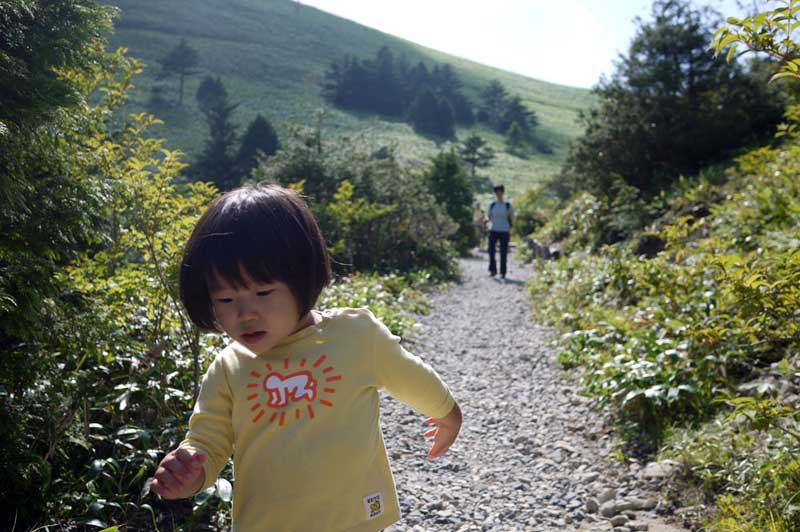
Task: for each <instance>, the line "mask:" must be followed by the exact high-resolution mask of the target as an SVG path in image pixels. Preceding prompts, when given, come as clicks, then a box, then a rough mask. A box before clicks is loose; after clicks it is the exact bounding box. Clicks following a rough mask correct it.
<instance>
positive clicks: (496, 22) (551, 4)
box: [300, 0, 752, 87]
mask: <svg viewBox="0 0 800 532" xmlns="http://www.w3.org/2000/svg"><path fill="white" fill-rule="evenodd" d="M300 1H301V3H303V4H306V5H312V6H314V7H317V8H319V9H322V10H323V11H327V12H329V13H333V14H335V15H338V16H340V17H344V18H347V19H350V20H354V21H356V22H359V23H360V24H363V25H365V26H369V27H371V28H375V29H378V30H381V31H383V32H385V33H390V34H392V35H396V36H398V37H402V38H404V39H407V40H409V41H413V42H416V43H418V44H421V45H424V46H427V47H429V48H433V49H435V50H439V51H442V52H446V53H449V54H452V55H456V56H459V57H463V58H466V59H471V60H473V61H477V62H479V63H483V64H486V65H491V66H494V67H497V68H501V69H503V70H509V71H511V72H516V73H519V74H524V75H526V76H530V77H533V78H537V79H543V80H545V81H551V82H554V83H560V84H563V85H571V86H576V87H591V86H592V85H594V84H595V83H596V82H597V81H598V80H599V79H600V75H601V74H606V75H608V74H610V73H611V72H612V71H613V64H612V61H613V60H615V59H616V57H617V55H618V54H619V52H625V51H626V50H627V48H628V44H629V43H630V40H631V39H632V38H633V35H634V33H635V31H636V25H635V24H634V23H633V19H634V17H636V16H641V17H642V18H643V19H646V20H647V19H648V18H649V13H650V5H651V2H650V1H649V0H558V1H553V0H493V1H492V2H487V1H485V0H484V1H478V0H466V1H465V0H402V1H398V0H394V1H389V0H300ZM705 3H706V4H710V5H712V6H713V7H715V8H716V9H717V10H718V11H720V12H721V13H722V14H723V15H724V16H726V17H727V16H735V15H737V14H739V13H741V12H742V10H741V9H739V8H738V6H737V3H738V2H737V0H707V1H706V2H705ZM750 3H752V2H750ZM709 40H710V36H709Z"/></svg>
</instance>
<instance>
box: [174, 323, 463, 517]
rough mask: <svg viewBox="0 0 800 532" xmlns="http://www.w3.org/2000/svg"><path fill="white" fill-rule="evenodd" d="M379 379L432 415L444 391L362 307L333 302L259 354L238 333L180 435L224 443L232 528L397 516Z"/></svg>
mask: <svg viewBox="0 0 800 532" xmlns="http://www.w3.org/2000/svg"><path fill="white" fill-rule="evenodd" d="M379 389H386V391H388V392H389V393H390V394H391V395H392V396H393V397H395V398H396V399H398V400H400V401H403V402H405V403H407V404H408V405H410V406H411V407H413V408H414V409H415V410H417V411H419V412H421V413H423V414H425V415H427V416H430V417H434V418H441V417H444V416H446V415H447V414H448V413H449V412H450V410H451V409H452V408H453V405H454V400H453V397H452V396H451V394H450V392H449V390H448V389H447V386H446V385H445V384H444V383H443V382H442V380H441V379H440V378H439V376H438V375H437V374H436V372H435V371H434V370H433V369H432V368H431V367H430V366H429V365H427V364H426V363H424V362H423V361H422V360H421V359H420V358H418V357H416V356H414V355H412V354H410V353H408V352H407V351H406V350H405V349H403V347H402V346H401V345H400V339H399V338H398V337H397V336H395V335H393V334H392V333H391V332H390V331H389V330H388V329H387V328H386V326H385V325H383V324H382V323H381V322H380V321H378V320H377V319H376V318H375V316H373V315H372V313H371V312H370V311H369V310H367V309H336V310H331V311H326V312H323V313H322V321H321V322H320V323H318V324H316V325H312V326H310V327H307V328H305V329H302V330H300V331H298V332H297V333H295V334H293V335H291V336H289V337H287V338H285V339H284V340H283V341H282V342H281V343H280V344H278V345H277V346H276V347H274V348H273V349H272V350H270V351H269V352H268V353H266V354H262V355H256V354H254V353H252V352H251V351H249V350H248V349H247V348H245V347H243V346H242V345H240V344H238V343H233V344H231V345H229V346H228V347H227V348H225V349H224V350H223V351H222V352H221V353H220V354H219V355H218V356H217V357H216V359H215V360H214V362H213V363H212V364H211V365H210V367H209V368H208V371H207V372H206V375H205V377H204V379H203V384H202V387H201V390H200V395H199V397H198V399H197V404H196V405H195V408H194V413H193V414H192V417H191V419H190V421H189V431H188V433H187V436H186V439H185V440H184V441H183V442H182V443H181V446H182V447H188V448H191V449H196V450H201V451H203V452H204V453H206V454H207V455H208V459H207V460H206V462H205V464H204V468H205V478H206V481H205V485H204V486H203V489H205V488H207V487H208V486H211V485H212V484H213V483H214V482H215V481H216V479H217V477H218V475H219V473H220V471H221V470H222V468H223V467H224V465H225V463H226V461H227V460H228V458H229V457H230V455H231V452H232V453H233V465H234V476H235V482H234V495H233V530H234V531H238V532H260V531H270V532H273V531H274V532H317V531H319V532H344V531H347V532H375V531H378V530H381V529H383V528H384V527H386V526H388V525H390V524H391V523H394V522H395V521H397V520H398V519H399V518H400V511H399V506H398V502H397V494H396V492H395V487H394V479H393V478H392V473H391V470H390V469H389V460H388V457H387V455H386V449H385V447H384V443H383V436H382V435H381V429H380V413H379V408H378V407H379V395H378V390H379Z"/></svg>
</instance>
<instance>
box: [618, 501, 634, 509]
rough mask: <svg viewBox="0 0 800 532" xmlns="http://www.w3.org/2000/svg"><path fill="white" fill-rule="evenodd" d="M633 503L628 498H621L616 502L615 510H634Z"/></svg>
mask: <svg viewBox="0 0 800 532" xmlns="http://www.w3.org/2000/svg"><path fill="white" fill-rule="evenodd" d="M634 509H635V508H634V506H633V503H632V502H631V501H629V500H628V499H623V500H621V501H618V502H617V512H627V511H628V510H634Z"/></svg>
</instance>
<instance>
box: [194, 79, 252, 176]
mask: <svg viewBox="0 0 800 532" xmlns="http://www.w3.org/2000/svg"><path fill="white" fill-rule="evenodd" d="M222 89H223V90H222V92H221V93H220V94H219V95H218V96H217V97H215V98H213V99H211V100H210V101H209V102H208V103H209V105H208V107H204V108H203V109H202V110H203V113H204V114H205V115H206V122H207V123H208V131H209V135H208V140H207V141H206V146H205V148H204V149H203V153H202V154H201V155H200V157H199V158H198V160H197V161H196V162H195V164H194V165H192V172H193V173H194V175H195V177H196V178H197V179H198V180H201V181H212V182H213V183H214V184H215V185H216V186H217V187H218V188H219V189H220V190H230V189H232V188H234V187H236V186H237V185H238V184H239V182H240V181H241V174H240V173H239V169H238V167H237V165H236V159H235V158H234V156H233V150H234V148H233V146H234V144H235V143H236V137H237V135H236V126H235V125H234V124H233V121H232V119H231V115H232V114H233V111H234V110H235V109H236V108H237V107H238V105H239V104H231V103H229V102H228V97H227V92H226V91H225V90H224V86H223V87H222Z"/></svg>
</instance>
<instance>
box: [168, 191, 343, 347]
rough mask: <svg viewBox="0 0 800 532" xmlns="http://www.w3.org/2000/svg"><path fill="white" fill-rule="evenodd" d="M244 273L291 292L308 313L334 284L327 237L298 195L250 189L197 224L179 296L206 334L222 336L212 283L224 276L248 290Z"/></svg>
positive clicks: (223, 201)
mask: <svg viewBox="0 0 800 532" xmlns="http://www.w3.org/2000/svg"><path fill="white" fill-rule="evenodd" d="M242 271H244V273H246V274H247V275H248V276H249V277H251V278H252V279H253V280H255V281H258V282H263V283H270V282H275V281H281V282H284V283H286V284H287V285H288V286H289V289H290V290H291V291H292V294H293V295H294V297H295V300H296V301H297V305H298V307H299V308H300V315H299V316H298V318H300V317H302V316H304V315H305V314H306V313H307V312H309V311H310V310H311V309H312V308H313V306H314V304H315V303H316V302H317V298H318V297H319V294H320V292H321V291H322V289H323V288H324V287H325V286H326V285H327V284H328V282H329V281H330V278H331V273H330V262H329V259H328V250H327V247H326V244H325V239H324V238H323V236H322V232H321V231H320V229H319V225H317V221H316V220H315V219H314V215H313V214H311V211H310V210H309V208H308V206H307V205H306V203H305V202H304V201H303V199H302V198H301V197H300V195H299V194H297V193H296V192H294V191H292V190H289V189H285V188H283V187H280V186H277V185H258V186H245V187H241V188H237V189H235V190H231V191H230V192H227V193H225V194H223V195H222V196H221V197H220V198H219V199H217V200H216V201H215V202H214V203H213V204H212V205H211V206H210V207H209V208H208V209H207V210H206V212H205V213H203V216H201V217H200V220H198V222H197V225H195V227H194V230H193V231H192V236H191V237H189V241H188V242H187V243H186V247H185V248H184V250H183V260H182V262H181V268H180V295H181V301H183V304H184V306H185V307H186V310H187V311H188V312H189V317H190V318H191V320H192V321H193V322H194V324H195V325H197V326H198V327H199V328H201V329H205V330H210V331H219V328H218V326H217V324H216V321H215V319H214V311H213V308H212V302H211V298H210V296H209V288H208V281H209V279H210V278H211V277H212V276H213V275H215V274H216V275H219V276H221V277H222V278H223V279H225V280H226V281H227V282H229V283H231V284H232V285H233V286H237V287H241V286H244V285H245V284H246V283H245V279H244V277H243V276H242Z"/></svg>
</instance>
